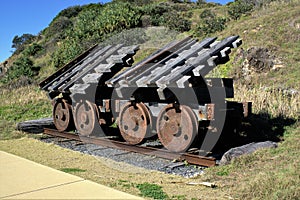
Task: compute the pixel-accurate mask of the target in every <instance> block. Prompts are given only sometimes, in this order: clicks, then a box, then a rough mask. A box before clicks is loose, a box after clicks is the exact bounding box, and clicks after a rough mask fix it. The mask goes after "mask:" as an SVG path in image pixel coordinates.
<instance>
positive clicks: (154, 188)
mask: <svg viewBox="0 0 300 200" xmlns="http://www.w3.org/2000/svg"><path fill="white" fill-rule="evenodd" d="M136 187H137V188H138V189H139V190H140V192H141V194H140V195H141V196H143V197H150V198H153V199H167V198H168V195H167V194H166V193H165V192H164V191H163V190H162V187H161V186H159V185H156V184H151V183H147V182H146V183H142V184H137V186H136Z"/></svg>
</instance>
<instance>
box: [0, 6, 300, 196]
mask: <svg viewBox="0 0 300 200" xmlns="http://www.w3.org/2000/svg"><path fill="white" fill-rule="evenodd" d="M126 2H128V1H126V0H115V1H113V3H110V4H105V5H102V4H90V5H85V6H75V7H70V8H68V9H65V10H63V11H61V12H60V13H58V15H57V16H56V17H55V18H54V19H53V21H52V22H51V23H50V25H49V27H47V28H46V29H45V30H42V31H41V33H40V34H39V35H37V36H30V35H29V36H28V35H23V36H19V37H18V38H17V39H19V40H16V41H14V42H15V43H14V44H15V45H16V47H17V48H16V51H15V53H14V54H13V56H12V57H11V58H9V59H8V60H7V61H6V62H5V63H1V65H0V67H1V68H2V74H0V88H1V89H0V140H1V141H0V143H1V145H0V150H5V151H8V152H12V153H15V154H18V155H21V156H24V157H27V158H29V159H32V160H35V161H37V162H40V163H43V164H46V165H49V166H51V167H54V168H57V169H60V168H63V167H65V168H66V167H73V166H77V165H80V163H79V162H81V161H82V162H83V161H84V162H86V159H88V158H84V159H83V160H81V159H77V156H78V155H71V153H70V155H69V156H71V157H69V159H70V160H69V161H70V162H68V163H67V162H64V165H68V166H62V165H63V164H62V163H60V162H59V161H57V162H56V161H55V160H57V159H56V156H57V154H59V153H65V151H63V150H59V151H58V153H57V154H55V153H54V152H53V153H49V152H48V151H47V153H45V154H43V153H42V152H43V151H41V153H40V154H43V156H42V157H41V155H39V151H38V150H36V149H32V148H30V147H29V146H30V145H28V143H30V142H32V141H31V139H30V138H28V136H27V135H25V134H24V133H22V132H19V131H16V130H15V124H16V123H17V122H19V121H24V120H29V119H37V118H41V117H50V116H51V114H52V111H51V103H50V101H49V100H48V99H47V96H46V93H45V92H43V91H41V90H39V88H38V86H37V83H38V82H39V81H41V80H42V79H44V78H46V77H47V76H49V75H50V74H51V73H53V72H54V71H56V70H57V69H58V68H59V67H61V66H63V65H64V64H65V63H67V62H68V61H70V60H71V59H72V58H74V57H75V56H76V55H77V54H79V53H80V52H82V51H84V49H86V48H88V47H90V46H91V45H92V44H94V43H100V42H105V41H106V42H111V41H112V42H123V43H124V42H125V43H126V42H129V43H136V44H142V45H141V51H139V52H138V54H137V55H136V57H135V58H136V61H139V60H141V59H142V58H144V57H145V56H147V55H149V54H150V53H151V52H153V51H154V50H155V49H156V48H157V44H161V45H162V44H165V43H167V42H168V41H172V40H174V39H176V38H182V37H184V36H187V35H193V36H194V37H198V38H199V39H202V38H204V37H209V36H218V37H219V38H224V37H226V36H229V35H240V36H241V38H242V40H243V45H242V46H241V47H240V48H238V49H237V50H234V52H232V54H231V60H230V62H228V63H227V64H224V65H222V66H219V67H218V68H217V69H216V70H214V71H212V72H211V73H210V74H209V76H215V77H233V78H234V79H235V99H237V100H241V101H252V102H253V112H254V115H253V116H252V117H251V118H250V119H249V120H248V121H247V122H246V123H244V124H243V127H242V132H241V137H240V139H241V142H244V143H245V142H252V141H262V140H274V141H280V143H279V147H278V148H276V149H271V150H261V151H258V152H257V153H255V154H252V155H248V156H243V157H242V158H239V159H237V160H235V162H233V163H232V164H230V165H227V166H223V167H215V168H211V169H209V170H207V171H206V172H207V173H206V174H205V175H203V176H200V177H197V178H195V180H192V181H195V182H197V181H211V182H216V183H217V185H218V187H217V189H213V190H212V189H210V188H209V189H207V188H192V187H191V186H187V185H186V184H185V182H187V181H186V180H182V179H175V178H174V180H173V178H165V176H162V175H158V176H160V177H164V178H161V179H158V180H160V181H155V180H149V181H150V182H151V181H152V183H153V184H157V185H160V186H162V189H163V190H164V191H165V193H166V194H167V195H168V197H170V198H172V197H174V198H173V199H176V198H177V199H185V198H187V199H191V198H199V197H201V198H203V199H207V197H210V196H213V197H212V199H228V198H237V199H297V198H299V196H300V194H299V188H298V187H297V186H298V185H300V177H299V173H297V172H299V170H300V167H299V156H298V155H299V131H300V130H299V116H300V81H299V75H300V59H299V55H300V1H299V0H289V1H271V0H270V1H268V0H261V1H258V0H257V1H254V0H253V1H247V2H250V3H251V7H247V6H249V5H248V4H247V5H246V6H245V5H244V4H242V3H241V2H243V1H242V0H239V1H236V2H235V3H231V4H228V5H224V6H220V5H216V4H211V3H210V4H206V3H204V4H203V3H174V2H176V1H143V0H133V1H131V2H133V3H130V4H129V3H126ZM145 2H146V3H145ZM149 2H150V3H149ZM252 3H255V4H252ZM259 3H260V4H259ZM241 5H242V6H241ZM230 11H235V12H234V13H231V14H230ZM237 14H240V15H237ZM106 16H115V17H110V18H107V17H106ZM162 26H164V27H167V28H168V30H166V29H164V28H161V27H162ZM149 27H155V28H149ZM21 39H25V40H21ZM20 41H23V42H20ZM18 138H21V139H18ZM20 146H22V147H24V148H22V149H21V148H19V147H20ZM34 147H36V148H41V149H44V148H45V149H47V148H53V147H51V146H43V145H42V144H37V145H36V144H35V145H34ZM55 148H56V147H55ZM45 151H46V150H45ZM47 156H49V157H51V159H50V160H51V163H49V159H47ZM72 156H74V159H73V160H72ZM52 157H53V159H52ZM54 158H55V159H54ZM72 165H73V166H72ZM97 173H100V172H99V171H96V172H95V171H94V169H92V168H90V166H87V171H86V172H85V173H82V174H80V175H81V176H84V177H85V178H89V179H92V180H94V181H96V182H100V183H103V182H101V179H99V177H98V178H97ZM101 173H102V172H101ZM103 173H104V172H103ZM109 173H110V172H107V174H109ZM103 176H104V177H105V176H106V175H105V174H104V175H103ZM120 176H121V175H120ZM108 177H111V176H109V175H108ZM148 178H149V177H148ZM120 179H122V180H123V179H126V180H125V181H126V184H127V182H128V185H130V187H123V185H124V180H123V181H119V180H115V179H109V180H107V181H106V182H105V183H103V184H106V185H109V186H112V187H115V188H118V189H121V190H124V191H127V192H131V193H133V194H136V195H138V193H137V188H138V187H135V186H137V184H142V183H143V182H142V180H145V177H142V178H139V179H135V178H134V177H132V176H131V175H128V176H127V175H126V176H125V177H122V178H120ZM164 180H165V181H164ZM166 180H167V181H166ZM172 182H173V183H172ZM174 183H176V184H174ZM271 183H272V184H271ZM179 187H180V188H181V189H180V190H178V188H179Z"/></svg>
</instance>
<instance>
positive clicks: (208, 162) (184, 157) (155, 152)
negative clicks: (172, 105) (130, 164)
mask: <svg viewBox="0 0 300 200" xmlns="http://www.w3.org/2000/svg"><path fill="white" fill-rule="evenodd" d="M44 134H46V135H51V136H55V137H61V138H66V139H70V140H75V141H80V142H83V143H86V144H95V145H100V146H104V147H108V148H115V149H120V150H124V151H128V152H135V153H139V154H144V155H150V156H156V157H159V158H164V159H168V160H177V161H185V162H187V163H189V164H193V165H200V166H205V167H212V166H215V165H216V159H215V158H210V157H204V156H200V155H196V154H191V153H174V152H169V151H167V150H164V149H159V148H154V147H145V146H140V145H137V146H133V145H129V144H128V143H126V142H120V141H117V140H113V139H107V138H101V137H86V136H79V135H76V134H74V133H69V132H59V131H58V130H55V129H48V128H45V129H44Z"/></svg>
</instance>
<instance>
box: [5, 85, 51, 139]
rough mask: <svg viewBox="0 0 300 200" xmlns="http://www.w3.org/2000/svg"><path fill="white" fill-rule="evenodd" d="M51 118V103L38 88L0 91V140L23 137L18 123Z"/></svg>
mask: <svg viewBox="0 0 300 200" xmlns="http://www.w3.org/2000/svg"><path fill="white" fill-rule="evenodd" d="M51 116H52V106H51V102H50V100H48V99H47V97H46V94H45V93H44V92H42V91H40V90H39V89H38V88H37V87H36V86H25V87H21V88H18V89H14V90H8V89H3V90H1V91H0V140H3V139H15V138H20V137H23V136H24V135H25V134H23V133H21V132H19V131H16V130H15V127H16V124H17V123H18V122H21V121H26V120H33V119H40V118H45V117H51Z"/></svg>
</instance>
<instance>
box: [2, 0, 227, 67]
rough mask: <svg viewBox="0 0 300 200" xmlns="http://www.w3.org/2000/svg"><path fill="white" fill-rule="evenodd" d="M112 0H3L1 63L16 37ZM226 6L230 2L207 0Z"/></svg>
mask: <svg viewBox="0 0 300 200" xmlns="http://www.w3.org/2000/svg"><path fill="white" fill-rule="evenodd" d="M108 1H110V0H3V1H1V3H0V5H1V12H0V62H3V61H4V60H6V59H7V58H8V57H9V56H10V55H11V54H12V52H11V51H13V49H12V48H11V45H12V40H13V38H14V36H16V35H18V36H21V35H22V34H24V33H30V34H33V35H37V34H38V33H39V32H40V31H42V30H43V29H44V28H46V27H47V26H48V25H49V24H50V22H51V21H52V19H53V18H54V17H55V16H56V15H57V14H58V13H59V12H60V11H61V10H63V9H65V8H67V7H70V6H75V5H84V4H89V3H99V2H101V3H106V2H108ZM212 1H214V2H218V3H222V4H225V3H227V2H228V1H230V0H207V2H212Z"/></svg>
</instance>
